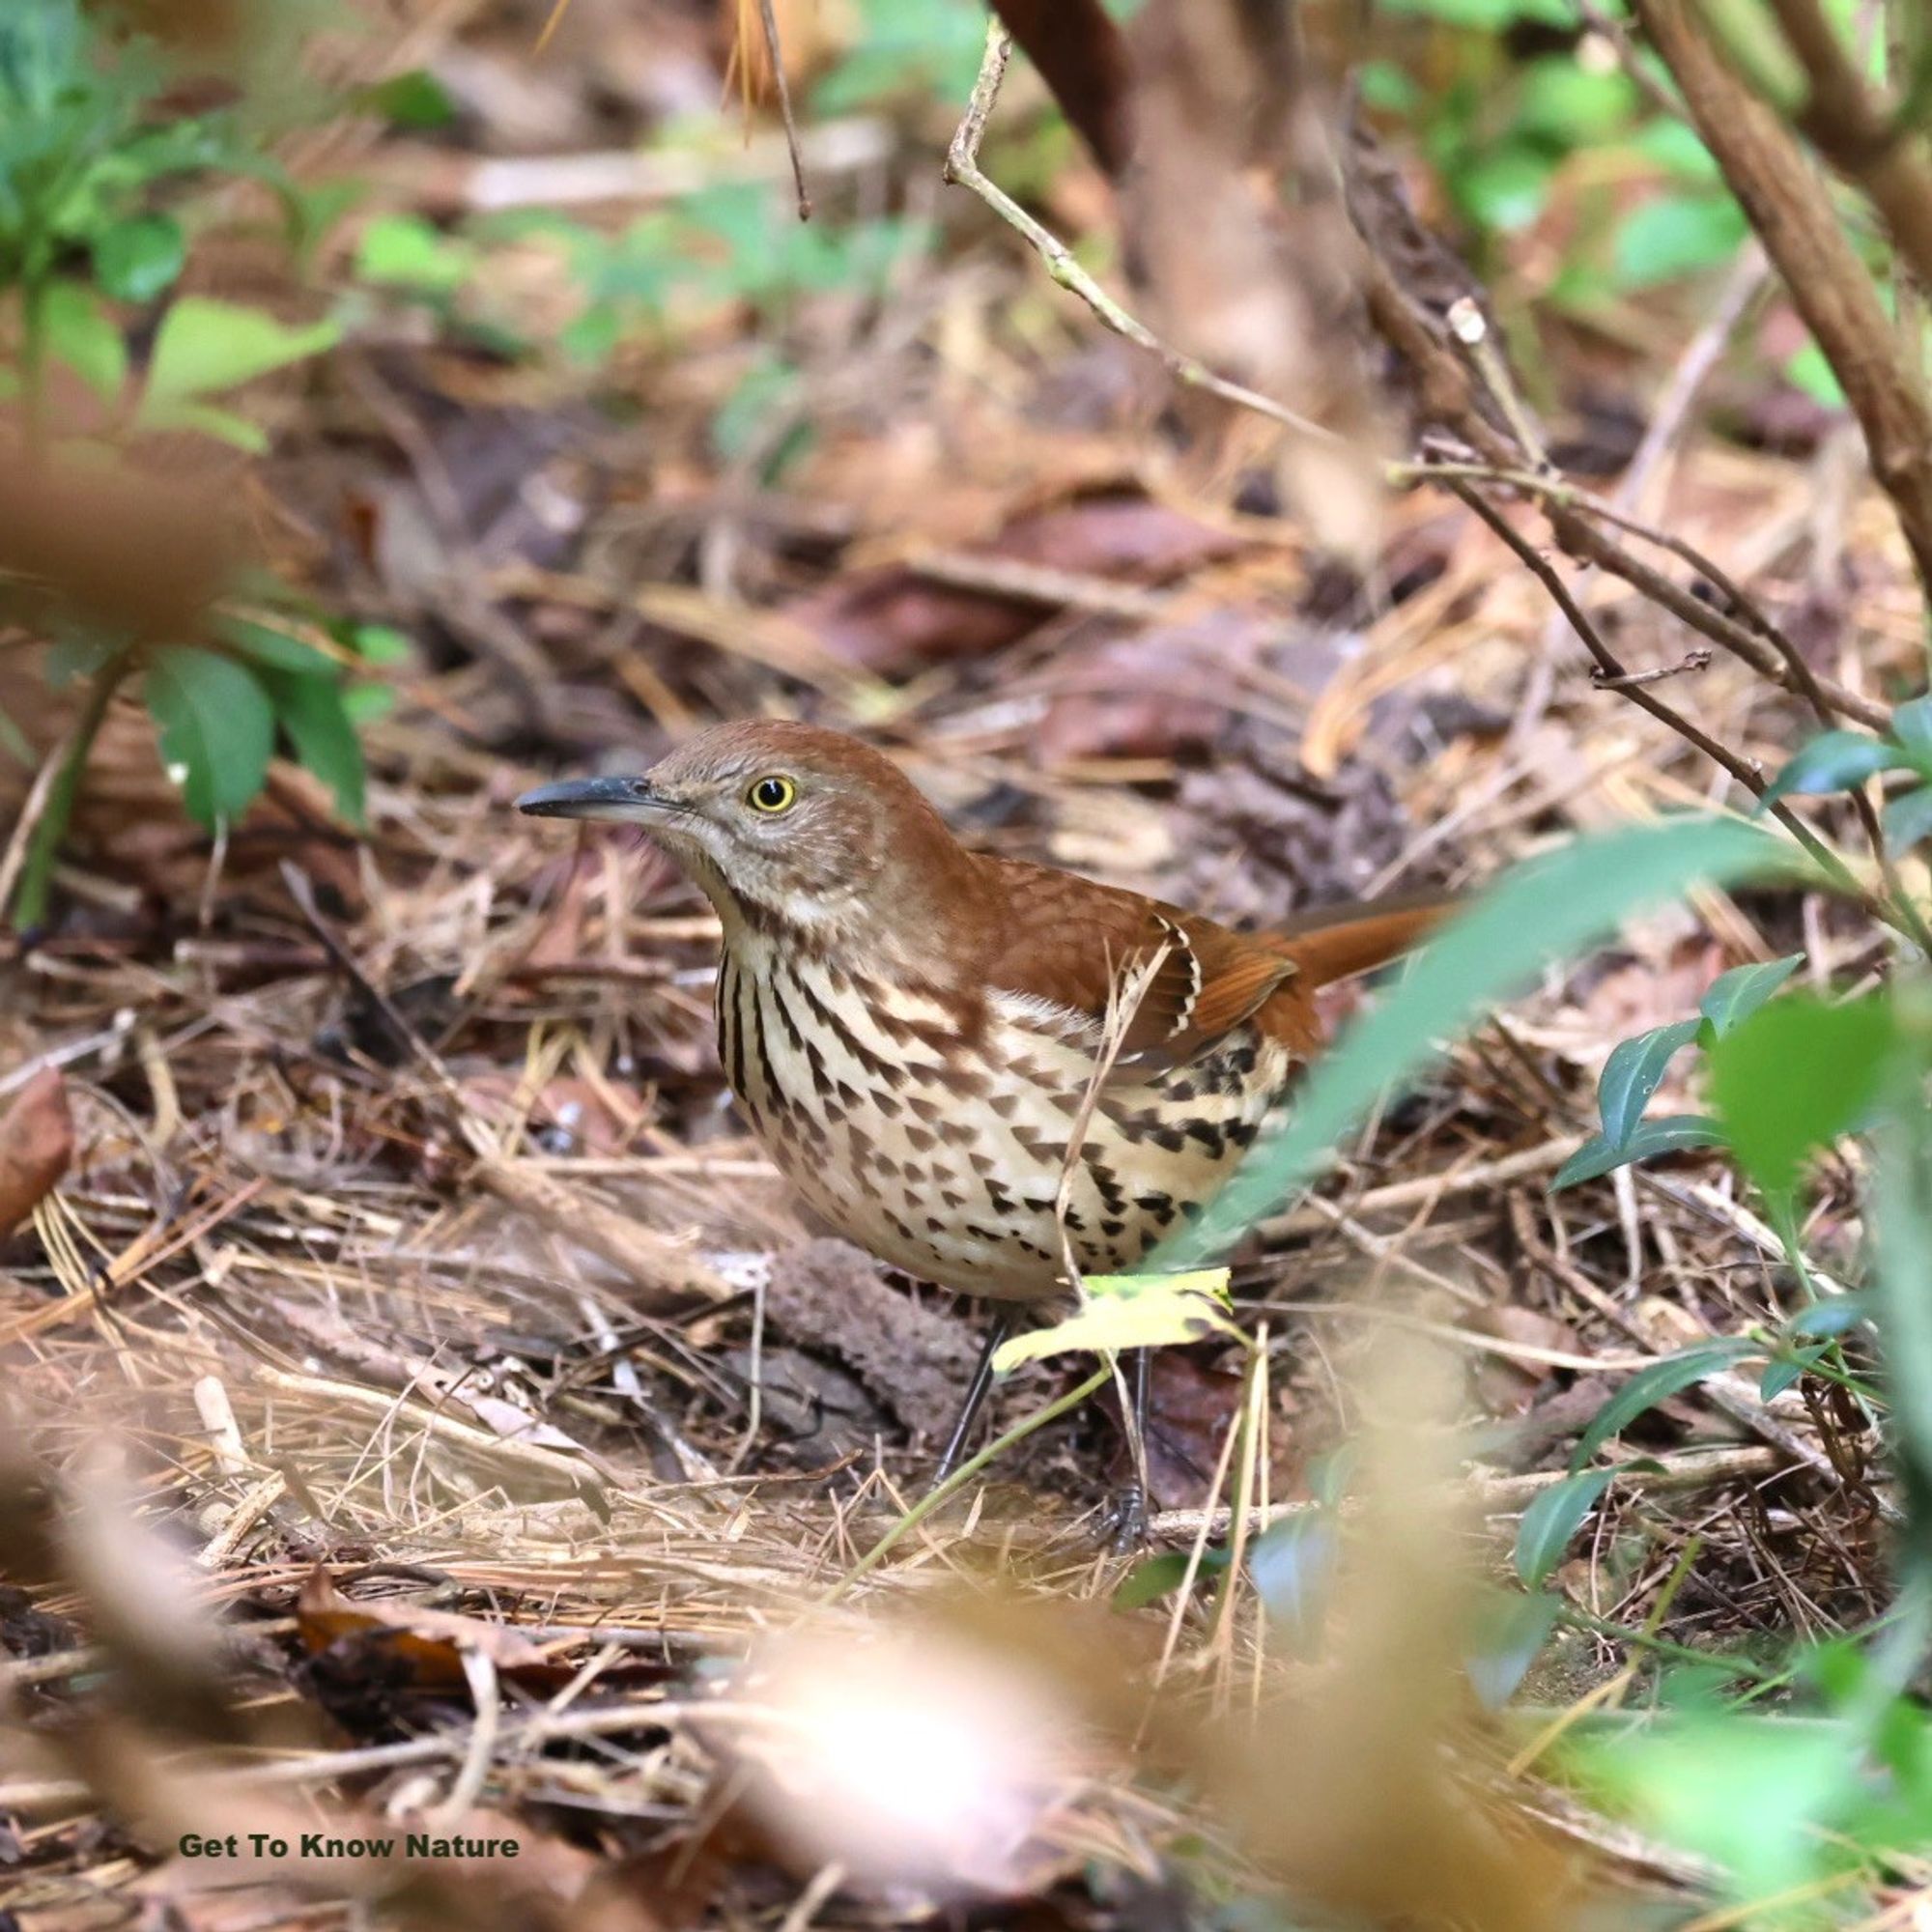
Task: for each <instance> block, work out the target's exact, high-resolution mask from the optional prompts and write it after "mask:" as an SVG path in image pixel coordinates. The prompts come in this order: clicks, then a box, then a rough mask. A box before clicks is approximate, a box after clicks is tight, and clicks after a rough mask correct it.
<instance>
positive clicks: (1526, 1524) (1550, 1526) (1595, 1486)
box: [1516, 1469, 1617, 1590]
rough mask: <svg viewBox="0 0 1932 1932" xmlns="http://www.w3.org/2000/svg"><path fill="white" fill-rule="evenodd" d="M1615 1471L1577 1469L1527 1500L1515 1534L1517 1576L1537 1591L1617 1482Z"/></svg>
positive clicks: (1546, 1580)
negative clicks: (1606, 1491) (1605, 1494)
mask: <svg viewBox="0 0 1932 1932" xmlns="http://www.w3.org/2000/svg"><path fill="white" fill-rule="evenodd" d="M1616 1474H1617V1472H1616V1470H1614V1469H1579V1470H1577V1473H1576V1474H1575V1475H1572V1476H1565V1477H1564V1478H1563V1480H1562V1481H1561V1482H1560V1483H1553V1484H1551V1486H1550V1487H1549V1488H1548V1489H1547V1490H1543V1491H1540V1492H1538V1493H1537V1494H1536V1495H1534V1496H1532V1497H1531V1498H1530V1503H1529V1507H1528V1508H1527V1509H1526V1510H1524V1511H1523V1513H1522V1520H1521V1522H1520V1523H1519V1524H1518V1525H1517V1532H1516V1574H1517V1575H1518V1576H1519V1577H1521V1578H1522V1580H1523V1583H1524V1584H1525V1585H1526V1586H1527V1587H1528V1588H1529V1589H1532V1590H1540V1589H1541V1588H1542V1587H1543V1585H1544V1584H1545V1583H1546V1582H1548V1579H1549V1575H1550V1573H1551V1572H1552V1571H1553V1570H1554V1569H1555V1568H1556V1566H1557V1565H1558V1564H1559V1563H1560V1562H1562V1560H1563V1552H1564V1551H1565V1550H1566V1549H1567V1548H1569V1547H1570V1539H1571V1538H1572V1537H1573V1536H1575V1535H1576V1534H1577V1530H1578V1529H1579V1528H1581V1526H1582V1522H1583V1519H1584V1518H1585V1517H1586V1516H1588V1515H1589V1514H1590V1512H1591V1511H1592V1510H1593V1509H1595V1508H1596V1507H1597V1504H1598V1502H1599V1501H1601V1500H1602V1497H1603V1494H1604V1492H1605V1490H1607V1489H1608V1488H1609V1487H1610V1484H1611V1483H1612V1482H1613V1481H1614V1480H1615V1479H1616Z"/></svg>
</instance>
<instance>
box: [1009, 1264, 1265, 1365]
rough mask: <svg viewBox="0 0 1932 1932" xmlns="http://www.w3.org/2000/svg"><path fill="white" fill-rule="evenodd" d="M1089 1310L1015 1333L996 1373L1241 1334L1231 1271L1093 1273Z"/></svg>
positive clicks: (1088, 1278) (1088, 1285)
mask: <svg viewBox="0 0 1932 1932" xmlns="http://www.w3.org/2000/svg"><path fill="white" fill-rule="evenodd" d="M1087 1295H1088V1301H1087V1305H1086V1306H1085V1307H1084V1308H1081V1309H1079V1310H1077V1311H1076V1312H1075V1313H1074V1314H1072V1315H1069V1316H1067V1317H1066V1319H1065V1321H1056V1322H1054V1323H1053V1324H1052V1325H1051V1326H1050V1327H1046V1328H1036V1329H1034V1330H1033V1331H1032V1332H1031V1333H1030V1334H1026V1335H1015V1336H1013V1337H1012V1338H1011V1339H1010V1340H1009V1341H1006V1342H1003V1343H1001V1344H1000V1347H999V1350H998V1351H997V1352H996V1353H995V1354H994V1356H993V1368H994V1371H995V1373H996V1374H999V1375H1003V1376H1004V1375H1010V1374H1011V1373H1012V1371H1013V1370H1014V1369H1016V1368H1018V1367H1019V1366H1020V1365H1021V1364H1022V1363H1023V1362H1037V1361H1043V1360H1044V1359H1045V1358H1046V1357H1047V1356H1049V1355H1065V1354H1067V1353H1069V1352H1070V1351H1072V1350H1092V1351H1093V1352H1094V1353H1106V1352H1112V1351H1118V1350H1122V1349H1158V1348H1163V1347H1165V1346H1166V1345H1167V1344H1168V1343H1171V1342H1199V1341H1202V1340H1203V1339H1205V1338H1206V1337H1207V1336H1209V1335H1230V1336H1236V1337H1238V1336H1239V1334H1240V1332H1241V1331H1240V1330H1239V1329H1238V1328H1236V1326H1235V1324H1234V1323H1233V1322H1232V1321H1229V1319H1228V1314H1227V1310H1228V1305H1229V1295H1228V1270H1227V1269H1226V1268H1197V1269H1194V1270H1192V1271H1191V1272H1189V1273H1185V1274H1095V1275H1089V1276H1088V1277H1087Z"/></svg>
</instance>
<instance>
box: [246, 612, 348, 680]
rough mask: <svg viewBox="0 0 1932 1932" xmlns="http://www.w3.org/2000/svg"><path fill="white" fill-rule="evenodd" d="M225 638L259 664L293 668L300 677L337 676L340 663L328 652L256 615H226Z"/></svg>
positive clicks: (287, 668)
mask: <svg viewBox="0 0 1932 1932" xmlns="http://www.w3.org/2000/svg"><path fill="white" fill-rule="evenodd" d="M220 628H221V639H222V641H223V642H224V643H226V644H229V645H231V646H232V647H233V648H234V649H235V650H237V651H239V652H241V655H242V656H243V657H245V658H249V659H252V660H253V661H254V662H255V663H256V664H259V665H266V666H268V667H269V668H270V669H273V670H286V671H293V672H294V673H295V674H296V675H297V676H298V677H334V676H336V675H338V668H337V666H336V662H335V660H334V659H333V658H331V657H330V656H329V655H328V654H327V652H326V651H319V650H317V649H316V647H315V646H314V645H313V644H309V643H304V642H303V641H302V640H301V639H299V638H292V637H290V636H289V634H288V633H287V632H286V631H277V630H275V629H274V628H273V627H272V626H271V625H268V624H258V623H256V622H255V620H254V619H253V618H252V617H225V618H223V619H222V621H221V627H220Z"/></svg>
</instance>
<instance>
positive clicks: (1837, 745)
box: [1759, 731, 1912, 807]
mask: <svg viewBox="0 0 1932 1932" xmlns="http://www.w3.org/2000/svg"><path fill="white" fill-rule="evenodd" d="M1911 762H1912V761H1911V760H1910V759H1909V758H1908V757H1907V756H1906V755H1905V753H1903V752H1902V751H1901V750H1900V749H1899V748H1898V747H1897V746H1896V745H1892V744H1888V743H1887V742H1886V740H1885V739H1883V738H1871V737H1867V736H1866V735H1865V733H1864V732H1862V731H1826V732H1822V733H1821V734H1820V735H1819V736H1818V737H1816V738H1813V739H1812V740H1811V742H1810V743H1809V744H1808V745H1806V746H1804V749H1803V750H1802V751H1800V752H1799V753H1798V755H1797V756H1796V757H1794V758H1793V759H1792V760H1791V761H1790V763H1789V764H1787V765H1786V766H1785V767H1784V769H1783V770H1782V771H1781V772H1779V773H1778V775H1777V777H1776V779H1775V780H1774V781H1772V783H1771V786H1770V787H1769V789H1768V790H1767V791H1766V792H1765V794H1764V797H1763V798H1762V799H1761V800H1760V801H1759V805H1760V807H1764V806H1770V805H1772V804H1774V803H1775V802H1776V800H1778V799H1780V798H1789V797H1793V796H1802V797H1817V796H1823V795H1824V794H1825V793H1828V792H1834V791H1850V790H1851V789H1853V787H1855V786H1857V785H1861V784H1862V783H1864V781H1866V780H1867V779H1869V778H1875V777H1876V776H1877V775H1878V774H1879V773H1880V772H1889V771H1893V770H1897V769H1900V768H1904V767H1909V766H1910V764H1911Z"/></svg>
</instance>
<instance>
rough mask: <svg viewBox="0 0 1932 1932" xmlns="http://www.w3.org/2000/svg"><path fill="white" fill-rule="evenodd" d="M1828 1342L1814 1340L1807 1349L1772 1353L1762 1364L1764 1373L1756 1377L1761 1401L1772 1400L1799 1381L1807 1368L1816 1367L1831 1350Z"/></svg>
mask: <svg viewBox="0 0 1932 1932" xmlns="http://www.w3.org/2000/svg"><path fill="white" fill-rule="evenodd" d="M1831 1349H1832V1345H1831V1343H1829V1342H1814V1343H1813V1344H1812V1345H1811V1346H1810V1347H1809V1348H1808V1349H1799V1350H1794V1351H1793V1352H1792V1353H1790V1354H1776V1355H1774V1356H1773V1357H1772V1358H1771V1360H1770V1361H1768V1362H1767V1363H1766V1364H1765V1365H1764V1373H1763V1374H1762V1375H1761V1376H1759V1377H1758V1378H1757V1392H1758V1396H1759V1398H1760V1399H1761V1400H1762V1401H1765V1402H1773V1401H1775V1400H1776V1398H1777V1397H1778V1396H1781V1395H1782V1394H1783V1393H1784V1391H1785V1390H1786V1389H1788V1388H1791V1387H1792V1386H1794V1385H1795V1384H1796V1383H1797V1382H1798V1381H1800V1380H1801V1379H1802V1378H1804V1374H1805V1372H1806V1371H1807V1370H1808V1369H1813V1368H1816V1367H1817V1365H1818V1364H1819V1363H1820V1362H1821V1361H1823V1360H1824V1359H1825V1357H1826V1356H1827V1355H1828V1354H1829V1353H1830V1352H1831Z"/></svg>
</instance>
